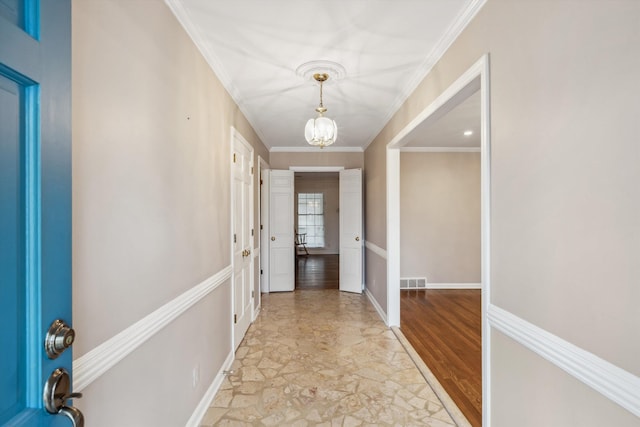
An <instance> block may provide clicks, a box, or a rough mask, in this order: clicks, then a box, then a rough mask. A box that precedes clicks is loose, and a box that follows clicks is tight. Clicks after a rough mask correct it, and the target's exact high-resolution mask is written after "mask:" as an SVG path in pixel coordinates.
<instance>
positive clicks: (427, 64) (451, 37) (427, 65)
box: [364, 0, 487, 149]
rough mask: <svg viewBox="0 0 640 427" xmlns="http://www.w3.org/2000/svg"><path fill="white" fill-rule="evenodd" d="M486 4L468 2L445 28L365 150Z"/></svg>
mask: <svg viewBox="0 0 640 427" xmlns="http://www.w3.org/2000/svg"><path fill="white" fill-rule="evenodd" d="M486 2H487V0H469V2H468V4H467V7H465V8H464V9H463V10H462V11H460V13H459V14H458V16H457V17H456V19H455V20H454V21H453V23H452V24H451V25H450V26H449V28H447V31H445V33H444V35H443V36H442V37H441V38H440V40H438V42H437V43H436V45H435V46H434V47H433V49H431V52H430V53H429V55H427V57H426V58H425V60H424V61H423V62H422V64H421V65H420V67H418V70H419V71H418V72H417V73H416V74H415V75H414V76H413V78H412V79H409V80H408V82H407V84H406V85H405V87H404V89H403V90H402V91H401V92H400V93H399V95H398V97H397V98H396V100H395V102H394V103H392V104H391V108H390V109H389V113H388V114H387V115H386V117H385V118H384V120H382V121H381V123H382V126H380V128H379V129H377V131H375V129H374V131H375V132H374V133H373V134H372V135H371V136H370V137H369V139H367V142H366V143H365V145H364V148H365V149H366V148H367V147H368V146H369V145H370V144H371V143H372V142H373V140H374V139H375V137H376V136H378V134H379V133H380V132H381V131H382V129H384V127H385V126H386V125H387V123H389V121H390V120H391V118H392V117H393V116H394V115H395V114H396V113H397V112H398V110H399V109H400V107H402V104H404V102H405V101H406V100H407V98H409V96H410V95H411V94H412V93H413V92H414V91H415V90H416V88H417V87H418V85H419V84H420V83H421V82H422V81H423V80H424V79H425V77H427V75H428V74H429V73H430V72H431V70H432V69H433V67H434V65H436V64H437V63H438V61H439V60H440V59H441V58H442V56H443V55H444V53H445V52H446V51H447V50H448V49H449V47H451V45H452V44H453V42H455V41H456V39H457V38H458V36H460V34H462V32H463V31H464V29H465V28H466V27H467V25H469V23H470V22H471V20H472V19H473V18H474V17H475V16H476V15H477V14H478V12H479V11H480V9H482V6H484V4H485V3H486Z"/></svg>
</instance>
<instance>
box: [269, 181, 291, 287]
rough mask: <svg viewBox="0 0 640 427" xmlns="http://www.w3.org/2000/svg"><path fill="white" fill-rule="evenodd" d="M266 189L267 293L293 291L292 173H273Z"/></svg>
mask: <svg viewBox="0 0 640 427" xmlns="http://www.w3.org/2000/svg"><path fill="white" fill-rule="evenodd" d="M269 187H270V189H269V190H270V200H269V220H270V224H269V231H270V234H271V238H270V239H269V273H270V277H269V291H270V292H286V291H293V289H294V288H295V284H296V283H295V270H294V258H295V257H294V247H293V243H294V236H293V226H294V225H293V171H287V170H272V171H271V172H270V185H269Z"/></svg>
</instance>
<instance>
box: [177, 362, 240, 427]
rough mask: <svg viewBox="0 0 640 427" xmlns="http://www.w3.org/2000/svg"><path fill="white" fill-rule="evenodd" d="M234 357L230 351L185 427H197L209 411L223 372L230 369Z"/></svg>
mask: <svg viewBox="0 0 640 427" xmlns="http://www.w3.org/2000/svg"><path fill="white" fill-rule="evenodd" d="M234 357H235V353H234V352H233V351H231V352H230V353H229V355H228V356H227V359H226V360H225V361H224V363H223V364H222V366H221V367H220V370H219V371H218V374H217V375H216V376H215V378H214V379H213V382H212V383H211V385H210V386H209V388H208V389H207V392H206V393H205V394H204V396H202V399H201V400H200V403H198V406H197V407H196V409H195V411H193V414H192V415H191V418H189V421H187V424H186V425H185V427H198V426H199V425H200V423H201V422H202V419H203V418H204V416H205V414H206V413H207V409H209V405H211V402H212V401H213V398H214V397H215V396H216V393H217V392H218V390H220V386H221V385H222V381H223V380H224V377H225V374H224V371H226V370H228V369H229V368H230V367H231V364H232V363H233V359H234Z"/></svg>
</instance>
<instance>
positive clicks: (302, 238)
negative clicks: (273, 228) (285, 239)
mask: <svg viewBox="0 0 640 427" xmlns="http://www.w3.org/2000/svg"><path fill="white" fill-rule="evenodd" d="M295 243H296V255H304V256H307V255H309V251H308V250H307V233H296V241H295ZM300 248H302V249H303V250H304V253H301V252H300Z"/></svg>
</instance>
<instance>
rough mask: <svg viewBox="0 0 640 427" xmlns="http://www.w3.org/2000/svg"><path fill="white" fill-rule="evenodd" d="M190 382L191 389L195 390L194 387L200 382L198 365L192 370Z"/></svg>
mask: <svg viewBox="0 0 640 427" xmlns="http://www.w3.org/2000/svg"><path fill="white" fill-rule="evenodd" d="M191 376H192V380H193V383H192V384H193V388H196V386H197V385H198V383H199V382H200V365H196V366H195V367H194V368H193V372H192V375H191Z"/></svg>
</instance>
